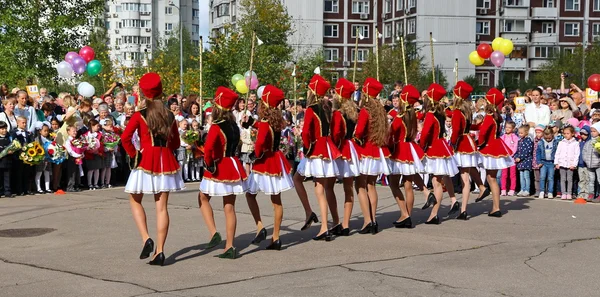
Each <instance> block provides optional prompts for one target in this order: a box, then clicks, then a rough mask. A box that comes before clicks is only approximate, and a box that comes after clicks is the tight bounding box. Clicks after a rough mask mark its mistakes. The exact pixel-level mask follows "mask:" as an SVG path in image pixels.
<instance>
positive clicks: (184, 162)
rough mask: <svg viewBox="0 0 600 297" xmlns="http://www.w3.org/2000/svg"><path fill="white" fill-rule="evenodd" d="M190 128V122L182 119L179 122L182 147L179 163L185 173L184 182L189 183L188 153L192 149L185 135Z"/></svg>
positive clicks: (178, 153)
mask: <svg viewBox="0 0 600 297" xmlns="http://www.w3.org/2000/svg"><path fill="white" fill-rule="evenodd" d="M188 128H189V124H188V121H186V120H185V119H182V120H181V121H179V141H180V142H181V146H180V147H179V148H178V149H177V161H178V162H179V167H181V169H182V170H181V171H182V173H183V181H185V182H189V179H188V174H189V162H188V161H189V159H188V153H187V152H188V151H189V150H191V149H192V146H191V144H188V143H186V142H185V140H184V139H183V138H184V137H183V136H184V135H185V133H186V132H187V130H188Z"/></svg>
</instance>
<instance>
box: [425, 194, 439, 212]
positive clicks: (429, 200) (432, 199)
mask: <svg viewBox="0 0 600 297" xmlns="http://www.w3.org/2000/svg"><path fill="white" fill-rule="evenodd" d="M436 204H437V200H436V199H435V194H433V191H431V192H429V195H428V196H427V202H425V204H423V207H421V209H428V208H429V207H431V206H434V205H436Z"/></svg>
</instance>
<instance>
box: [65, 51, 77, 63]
mask: <svg viewBox="0 0 600 297" xmlns="http://www.w3.org/2000/svg"><path fill="white" fill-rule="evenodd" d="M77 57H79V55H78V54H77V53H76V52H68V53H67V54H66V55H65V61H66V62H67V63H69V64H71V63H73V59H75V58H77Z"/></svg>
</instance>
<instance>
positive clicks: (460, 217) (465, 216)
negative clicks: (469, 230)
mask: <svg viewBox="0 0 600 297" xmlns="http://www.w3.org/2000/svg"><path fill="white" fill-rule="evenodd" d="M456 219H457V220H463V221H466V220H468V219H469V215H468V214H467V212H466V211H463V212H461V213H460V214H459V215H458V217H456Z"/></svg>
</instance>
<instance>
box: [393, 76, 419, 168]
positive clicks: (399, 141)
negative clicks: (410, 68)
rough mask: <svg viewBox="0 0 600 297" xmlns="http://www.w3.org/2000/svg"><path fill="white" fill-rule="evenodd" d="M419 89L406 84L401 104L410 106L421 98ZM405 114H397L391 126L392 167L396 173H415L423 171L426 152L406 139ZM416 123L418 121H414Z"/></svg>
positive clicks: (401, 94) (401, 96) (401, 95)
mask: <svg viewBox="0 0 600 297" xmlns="http://www.w3.org/2000/svg"><path fill="white" fill-rule="evenodd" d="M419 97H420V96H419V90H417V88H415V87H414V86H412V85H406V86H405V87H404V88H402V93H400V100H402V101H401V102H400V104H404V105H405V106H408V107H409V108H412V105H413V104H415V102H417V101H418V100H419ZM403 116H404V114H397V115H396V117H394V119H393V120H392V125H391V126H390V138H389V140H388V147H389V149H390V152H391V156H390V169H391V171H392V174H394V175H414V174H418V173H423V172H424V171H425V167H424V166H423V163H422V161H423V158H424V157H425V153H424V152H423V149H421V147H419V146H418V145H417V144H416V143H415V142H414V141H410V142H409V141H406V134H407V130H406V124H405V123H404V119H403V118H402V117H403ZM414 124H415V125H416V123H414Z"/></svg>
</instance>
